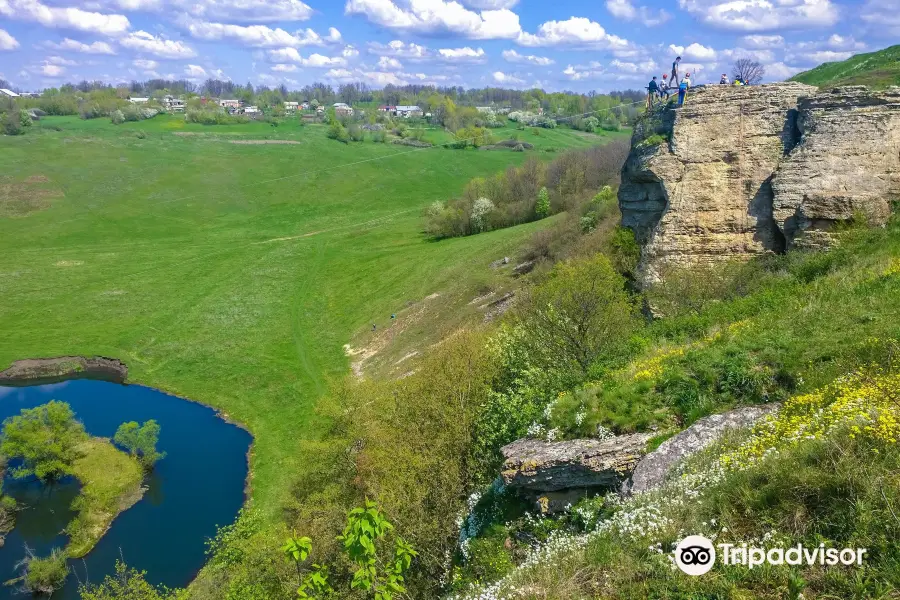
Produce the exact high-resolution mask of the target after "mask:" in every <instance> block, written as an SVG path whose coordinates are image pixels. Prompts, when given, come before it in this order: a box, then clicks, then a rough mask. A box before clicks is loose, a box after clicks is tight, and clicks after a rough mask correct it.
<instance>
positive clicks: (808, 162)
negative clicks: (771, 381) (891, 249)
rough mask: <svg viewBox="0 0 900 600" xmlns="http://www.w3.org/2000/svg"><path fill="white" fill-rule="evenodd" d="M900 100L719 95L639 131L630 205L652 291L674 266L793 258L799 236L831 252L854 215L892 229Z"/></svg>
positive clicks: (758, 91) (728, 89)
mask: <svg viewBox="0 0 900 600" xmlns="http://www.w3.org/2000/svg"><path fill="white" fill-rule="evenodd" d="M898 94H900V92H898V91H896V90H895V89H892V90H888V91H887V92H880V93H875V92H868V91H866V90H865V88H858V87H855V88H840V89H838V90H836V91H833V92H822V93H819V92H818V90H817V88H815V87H813V86H808V85H804V84H801V83H778V84H771V85H762V86H749V87H734V86H707V87H701V88H697V89H695V90H692V91H691V92H690V94H689V96H688V100H687V102H686V104H685V105H684V106H683V107H681V108H671V107H670V108H667V109H664V110H661V111H659V112H657V113H655V114H654V115H653V117H652V118H650V119H648V120H646V121H644V122H642V123H641V124H639V126H638V127H636V128H635V133H634V137H633V140H632V151H631V154H630V156H629V157H628V160H627V161H626V163H625V166H624V167H623V170H622V184H621V186H620V188H619V205H620V207H621V209H622V224H623V225H624V226H626V227H629V228H631V229H632V230H634V232H635V235H636V238H637V240H638V242H639V243H640V245H641V248H642V252H641V264H640V269H639V270H640V279H641V282H642V283H644V284H647V283H650V282H653V281H656V280H658V279H659V278H660V275H661V272H662V271H663V270H664V269H665V267H667V266H669V265H673V266H681V265H690V264H698V263H699V264H703V263H711V262H715V261H719V260H722V259H728V258H735V257H737V258H743V257H750V256H753V255H756V254H760V253H766V252H783V251H784V250H786V249H787V248H788V247H790V246H792V245H795V244H798V243H799V239H798V233H799V234H802V235H800V237H802V238H803V239H804V243H806V240H809V242H810V243H812V244H819V243H821V238H822V236H821V235H819V234H818V233H816V232H821V231H826V230H827V229H828V228H829V227H830V226H831V225H832V224H833V223H834V222H835V221H840V220H844V219H846V218H848V215H849V216H853V215H854V214H856V213H862V214H865V215H866V216H867V217H869V218H870V220H871V221H873V222H879V221H883V220H884V217H885V214H886V209H885V207H886V206H887V202H888V201H889V200H890V199H891V197H892V196H891V193H893V194H894V195H896V194H897V189H898V187H897V179H898V177H900V168H898V161H900V152H898V136H900V122H898V119H900V101H898ZM892 190H893V192H892Z"/></svg>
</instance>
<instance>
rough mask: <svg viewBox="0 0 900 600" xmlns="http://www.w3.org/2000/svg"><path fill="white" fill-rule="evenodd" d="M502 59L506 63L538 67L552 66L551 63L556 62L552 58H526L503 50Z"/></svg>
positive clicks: (533, 56) (532, 56) (530, 55)
mask: <svg viewBox="0 0 900 600" xmlns="http://www.w3.org/2000/svg"><path fill="white" fill-rule="evenodd" d="M503 58H504V59H505V60H506V61H507V62H511V63H519V64H523V63H527V64H531V65H538V66H540V67H546V66H548V65H552V64H553V63H555V62H556V61H554V60H553V59H552V58H547V57H546V56H535V55H533V54H529V55H527V56H526V55H522V54H519V53H518V52H516V51H515V50H504V51H503Z"/></svg>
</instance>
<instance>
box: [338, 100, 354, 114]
mask: <svg viewBox="0 0 900 600" xmlns="http://www.w3.org/2000/svg"><path fill="white" fill-rule="evenodd" d="M334 114H335V115H337V116H339V117H349V116H351V115H352V114H353V108H351V107H350V106H349V105H348V104H345V103H343V102H335V103H334Z"/></svg>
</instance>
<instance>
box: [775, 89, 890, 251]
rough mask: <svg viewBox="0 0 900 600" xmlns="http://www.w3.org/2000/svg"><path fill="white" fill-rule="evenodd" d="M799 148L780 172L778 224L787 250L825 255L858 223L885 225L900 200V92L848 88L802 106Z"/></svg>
mask: <svg viewBox="0 0 900 600" xmlns="http://www.w3.org/2000/svg"><path fill="white" fill-rule="evenodd" d="M797 126H798V130H799V133H800V143H799V144H798V145H797V147H796V148H795V149H794V151H793V152H791V154H790V155H789V156H788V157H787V158H786V159H785V160H784V161H782V163H781V164H780V165H779V167H778V172H777V174H776V176H775V181H774V185H773V189H774V192H775V195H774V202H773V206H774V211H773V213H774V217H775V221H776V223H777V224H778V227H779V228H780V229H781V231H782V232H783V233H784V236H785V239H786V243H787V247H788V248H791V247H794V246H797V247H802V246H806V247H820V246H823V245H827V244H828V242H829V234H828V231H829V230H830V229H832V228H833V226H834V224H835V223H837V222H840V221H848V220H851V219H853V218H855V217H856V216H857V215H858V216H860V217H862V218H865V219H866V220H867V221H868V222H869V223H870V224H872V225H877V224H881V223H884V222H885V221H886V220H887V218H888V217H889V216H890V210H891V207H890V203H891V202H897V201H898V200H900V88H897V87H895V88H889V89H888V90H887V91H885V92H880V93H872V92H869V91H868V90H867V89H866V88H865V87H862V86H855V87H844V88H838V89H835V90H831V91H827V92H824V93H820V94H816V95H814V96H811V97H809V98H804V99H802V100H801V101H800V105H799V118H798V119H797Z"/></svg>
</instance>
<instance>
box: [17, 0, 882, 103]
mask: <svg viewBox="0 0 900 600" xmlns="http://www.w3.org/2000/svg"><path fill="white" fill-rule="evenodd" d="M898 2H900V0H857V1H855V2H854V1H852V0H665V1H663V0H591V1H587V0H0V77H2V78H4V79H7V80H9V81H11V82H12V83H13V84H14V85H16V86H19V87H21V88H23V89H25V90H32V89H42V88H44V87H48V86H54V85H59V84H60V83H63V82H66V81H77V80H81V79H103V80H105V81H109V82H111V83H116V82H122V81H129V80H131V79H147V78H151V77H167V78H177V79H181V78H187V79H191V80H194V81H197V82H200V81H202V80H204V79H206V78H207V77H219V78H222V79H232V80H234V81H238V82H241V83H245V82H247V81H250V82H253V83H254V84H256V85H259V84H265V85H270V86H275V85H280V84H281V83H284V84H285V85H287V86H288V87H289V88H296V87H300V86H303V85H305V84H308V83H312V82H314V81H325V82H328V83H332V84H339V83H343V82H347V81H362V82H364V83H367V84H369V85H370V86H372V87H376V88H378V87H382V86H383V85H385V84H387V83H394V84H405V83H431V84H438V85H462V86H464V87H484V86H487V85H498V86H503V87H515V88H530V87H535V86H536V87H542V88H544V89H546V90H548V91H558V90H576V91H588V90H598V91H601V92H602V91H609V90H613V89H623V88H628V87H642V86H644V85H646V82H647V81H648V80H649V79H650V77H651V76H652V75H654V74H656V75H661V74H662V73H663V72H664V71H666V70H667V69H668V67H669V66H670V65H671V62H672V60H673V59H674V57H675V55H676V54H681V55H683V57H684V59H683V60H684V67H683V69H684V70H690V71H693V72H694V73H695V74H696V75H695V79H697V80H699V81H700V82H704V81H706V82H714V81H718V79H719V74H721V73H723V72H726V71H728V70H729V66H730V65H731V64H732V63H733V61H734V60H735V59H736V58H741V57H754V58H757V59H758V60H760V61H761V62H762V63H763V64H764V65H765V66H766V70H767V76H766V79H767V80H769V81H777V80H781V79H784V78H786V77H789V76H790V75H792V74H794V73H796V72H798V71H800V70H804V69H808V68H810V67H813V66H815V65H817V64H819V63H821V62H825V61H831V60H842V59H844V58H847V57H848V56H850V55H851V54H854V53H857V52H861V51H866V50H874V49H878V48H882V47H884V46H887V45H890V44H891V43H896V40H897V39H900V10H898Z"/></svg>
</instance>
